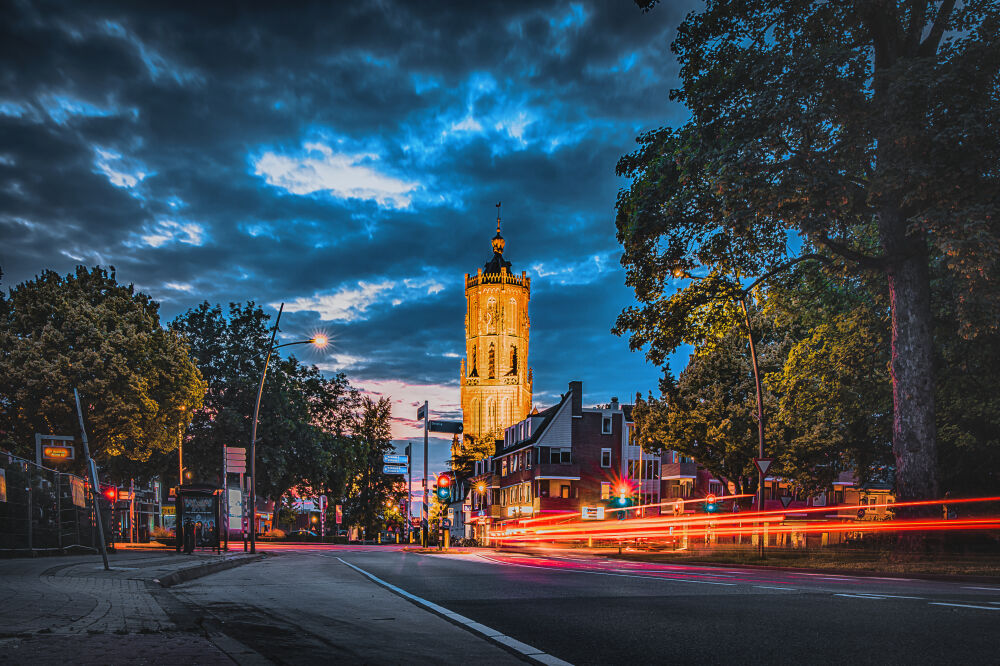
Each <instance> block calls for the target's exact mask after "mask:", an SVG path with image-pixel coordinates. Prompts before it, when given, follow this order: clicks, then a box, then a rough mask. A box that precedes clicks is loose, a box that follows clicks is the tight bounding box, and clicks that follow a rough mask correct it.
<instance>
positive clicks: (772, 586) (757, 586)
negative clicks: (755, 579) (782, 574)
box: [754, 585, 798, 590]
mask: <svg viewBox="0 0 1000 666" xmlns="http://www.w3.org/2000/svg"><path fill="white" fill-rule="evenodd" d="M754 587H756V588H760V589H761V590H796V589H798V588H795V587H778V586H776V585H754Z"/></svg>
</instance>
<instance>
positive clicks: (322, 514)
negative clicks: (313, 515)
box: [319, 495, 326, 539]
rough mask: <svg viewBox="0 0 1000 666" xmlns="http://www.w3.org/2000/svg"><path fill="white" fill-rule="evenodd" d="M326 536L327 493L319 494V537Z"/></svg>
mask: <svg viewBox="0 0 1000 666" xmlns="http://www.w3.org/2000/svg"><path fill="white" fill-rule="evenodd" d="M325 536H326V495H320V496H319V538H320V539H322V538H323V537H325Z"/></svg>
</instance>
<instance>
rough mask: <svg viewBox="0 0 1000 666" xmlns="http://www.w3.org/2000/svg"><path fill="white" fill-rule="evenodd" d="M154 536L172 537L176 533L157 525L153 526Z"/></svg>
mask: <svg viewBox="0 0 1000 666" xmlns="http://www.w3.org/2000/svg"><path fill="white" fill-rule="evenodd" d="M152 536H153V538H154V539H172V538H174V536H175V535H174V532H173V530H168V529H167V528H166V527H160V526H157V527H154V528H153V532H152Z"/></svg>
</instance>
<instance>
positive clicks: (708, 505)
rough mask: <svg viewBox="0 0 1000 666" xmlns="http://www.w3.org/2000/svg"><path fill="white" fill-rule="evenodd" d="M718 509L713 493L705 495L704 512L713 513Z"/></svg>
mask: <svg viewBox="0 0 1000 666" xmlns="http://www.w3.org/2000/svg"><path fill="white" fill-rule="evenodd" d="M718 510H719V505H718V504H716V501H715V495H705V513H715V512H716V511H718Z"/></svg>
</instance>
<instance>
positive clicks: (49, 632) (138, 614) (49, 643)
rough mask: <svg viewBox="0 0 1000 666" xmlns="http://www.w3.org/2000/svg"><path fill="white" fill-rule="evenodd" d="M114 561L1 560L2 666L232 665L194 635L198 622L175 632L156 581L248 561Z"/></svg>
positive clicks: (161, 557) (209, 557)
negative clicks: (59, 665)
mask: <svg viewBox="0 0 1000 666" xmlns="http://www.w3.org/2000/svg"><path fill="white" fill-rule="evenodd" d="M109 560H110V563H111V570H110V571H105V570H104V565H103V563H102V561H101V557H100V556H99V555H74V556H68V557H46V558H20V559H4V560H0V599H2V600H3V603H2V604H0V646H2V649H0V664H7V663H12V664H13V663H21V664H23V663H34V664H45V663H53V664H54V663H62V664H66V663H74V664H81V663H102V664H114V663H122V664H124V663H129V664H133V663H140V664H141V663H150V664H152V663H168V662H170V663H176V662H177V661H178V660H183V661H186V662H190V663H212V664H215V663H232V660H231V659H229V658H228V657H227V656H226V654H225V653H224V652H223V651H222V650H220V649H219V648H218V647H217V646H216V645H214V644H213V643H212V642H211V641H209V640H208V639H207V638H205V636H203V635H198V634H195V633H192V631H191V629H192V627H197V624H198V620H199V619H198V618H192V619H191V620H192V622H191V624H190V625H189V626H186V627H179V626H178V624H177V622H175V620H174V619H173V618H172V617H171V616H170V615H169V614H168V612H167V611H166V610H165V609H164V608H163V605H162V604H161V603H160V602H159V601H158V598H161V599H162V597H160V596H159V587H160V586H159V584H158V583H156V582H154V581H156V580H157V579H161V578H166V577H168V576H170V575H172V574H177V573H178V572H188V574H191V573H197V571H198V570H204V567H205V566H206V565H215V566H218V565H219V564H221V563H224V562H226V563H228V564H229V565H230V566H232V565H235V564H237V563H238V562H237V560H247V561H252V560H251V558H247V557H246V556H244V555H243V554H242V553H239V554H236V555H232V554H230V555H217V554H211V553H207V552H206V553H197V554H193V555H178V554H175V553H173V552H172V551H146V552H135V551H132V552H128V551H119V552H116V553H113V554H111V555H109ZM192 569H194V570H195V571H194V572H192Z"/></svg>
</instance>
